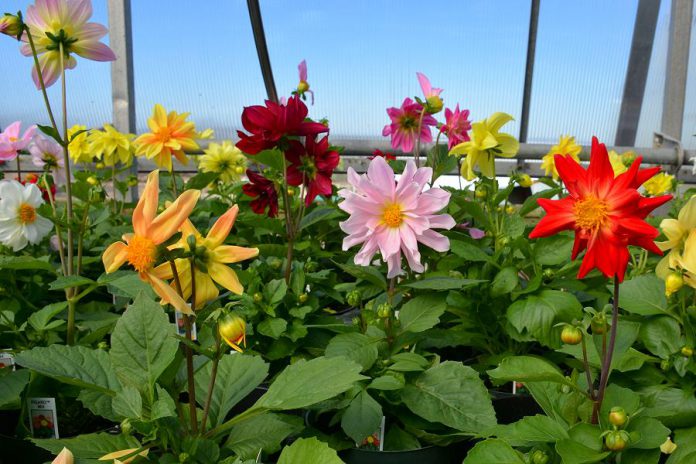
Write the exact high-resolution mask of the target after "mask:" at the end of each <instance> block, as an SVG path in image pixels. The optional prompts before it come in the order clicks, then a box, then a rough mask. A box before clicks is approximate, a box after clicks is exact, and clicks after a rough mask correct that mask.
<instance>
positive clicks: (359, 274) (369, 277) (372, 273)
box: [334, 261, 387, 290]
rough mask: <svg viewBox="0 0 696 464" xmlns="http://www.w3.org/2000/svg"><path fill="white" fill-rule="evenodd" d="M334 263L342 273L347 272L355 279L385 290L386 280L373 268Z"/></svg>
mask: <svg viewBox="0 0 696 464" xmlns="http://www.w3.org/2000/svg"><path fill="white" fill-rule="evenodd" d="M334 263H335V264H336V265H337V266H338V267H340V268H341V269H342V270H343V271H344V272H347V273H348V274H350V275H352V276H353V277H355V278H356V279H361V280H364V281H366V282H369V283H371V284H372V285H375V286H377V287H379V288H381V289H383V290H386V289H387V280H386V279H385V278H384V275H383V274H382V273H381V272H379V270H377V269H376V268H374V267H370V266H356V265H353V264H340V263H336V262H335V261H334Z"/></svg>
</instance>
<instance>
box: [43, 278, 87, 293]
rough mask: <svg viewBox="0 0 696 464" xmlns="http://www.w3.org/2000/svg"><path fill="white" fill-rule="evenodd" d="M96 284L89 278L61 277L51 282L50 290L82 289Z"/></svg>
mask: <svg viewBox="0 0 696 464" xmlns="http://www.w3.org/2000/svg"><path fill="white" fill-rule="evenodd" d="M94 283H96V282H94V281H93V280H92V279H90V278H88V277H83V276H76V275H70V276H60V277H58V278H57V279H56V280H54V281H53V282H51V283H50V285H49V286H48V288H49V289H50V290H64V289H66V288H75V287H81V286H83V285H90V284H94Z"/></svg>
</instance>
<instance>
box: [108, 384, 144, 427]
mask: <svg viewBox="0 0 696 464" xmlns="http://www.w3.org/2000/svg"><path fill="white" fill-rule="evenodd" d="M111 407H112V409H113V411H114V413H116V414H118V415H119V416H121V417H124V418H128V419H140V418H141V417H142V415H143V399H142V397H141V396H140V392H139V391H138V389H137V388H135V387H132V386H130V385H127V386H125V387H123V389H121V391H119V392H118V393H116V396H114V399H113V400H112V402H111Z"/></svg>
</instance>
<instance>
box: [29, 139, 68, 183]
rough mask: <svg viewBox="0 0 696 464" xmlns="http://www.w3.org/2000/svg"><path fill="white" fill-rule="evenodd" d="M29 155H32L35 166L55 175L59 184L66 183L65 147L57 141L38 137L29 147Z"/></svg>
mask: <svg viewBox="0 0 696 464" xmlns="http://www.w3.org/2000/svg"><path fill="white" fill-rule="evenodd" d="M29 153H31V161H32V163H34V166H36V167H37V168H39V169H43V170H44V171H46V172H50V173H51V174H53V177H54V178H55V181H56V182H57V183H60V184H62V183H64V181H65V175H64V174H63V168H64V167H65V157H64V156H63V147H61V146H60V145H59V144H58V143H57V142H56V141H55V140H53V139H49V138H48V137H42V136H37V137H36V138H34V141H33V142H32V144H31V145H30V146H29Z"/></svg>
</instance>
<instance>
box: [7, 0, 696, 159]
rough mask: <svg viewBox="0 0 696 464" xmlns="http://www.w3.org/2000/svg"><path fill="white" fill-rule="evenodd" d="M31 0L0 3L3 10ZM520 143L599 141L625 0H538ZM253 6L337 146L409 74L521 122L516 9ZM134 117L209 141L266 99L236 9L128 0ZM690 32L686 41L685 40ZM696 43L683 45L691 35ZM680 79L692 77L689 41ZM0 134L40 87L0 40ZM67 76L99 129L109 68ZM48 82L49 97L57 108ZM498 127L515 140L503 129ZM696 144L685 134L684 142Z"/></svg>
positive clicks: (488, 4)
mask: <svg viewBox="0 0 696 464" xmlns="http://www.w3.org/2000/svg"><path fill="white" fill-rule="evenodd" d="M30 3H31V2H29V1H26V0H3V2H2V5H3V9H4V10H6V11H15V10H17V9H22V10H25V9H26V6H27V5H28V4H30ZM541 3H542V4H541V10H540V24H539V35H538V45H537V60H536V67H535V76H534V85H533V96H532V106H531V118H530V129H529V141H532V142H534V141H536V142H551V141H553V140H554V139H556V138H557V137H558V135H560V134H561V133H570V134H573V135H576V136H577V137H578V139H579V141H581V142H585V143H587V142H588V141H589V140H590V138H591V136H592V135H597V136H599V137H600V139H602V140H605V141H607V142H608V143H613V139H614V135H615V131H616V124H617V119H618V114H619V108H620V104H621V96H622V92H623V84H624V78H625V72H626V66H627V60H628V53H629V49H630V43H631V35H632V31H633V23H634V19H635V13H636V8H637V0H615V1H611V2H607V1H602V0H583V1H578V2H567V1H561V0H544V1H542V2H541ZM93 4H94V10H95V13H94V18H93V19H94V20H95V21H97V22H102V23H104V24H107V15H106V0H93ZM422 5H423V2H421V1H418V0H403V1H397V0H389V1H386V0H385V1H377V0H333V1H325V0H324V1H321V0H303V1H302V2H294V1H287V0H285V1H284V0H262V1H261V7H262V12H263V15H264V22H265V28H266V34H267V39H268V46H269V50H270V54H271V61H272V65H273V70H274V73H275V78H276V85H277V87H278V91H279V93H280V94H286V95H287V94H289V92H290V91H291V90H292V89H293V88H294V87H295V85H296V83H297V63H298V62H299V61H301V60H302V59H303V58H304V59H306V60H307V62H308V65H309V82H310V84H311V86H312V89H313V90H314V91H315V92H316V104H315V105H314V107H312V108H311V109H310V115H311V116H312V117H315V118H322V117H326V118H328V119H329V120H330V121H331V125H332V135H333V138H334V139H336V141H337V142H340V139H341V138H345V137H379V136H380V134H381V130H382V127H383V126H384V124H386V122H387V116H386V113H385V108H386V107H387V106H399V105H400V104H401V101H402V100H403V98H404V97H406V96H411V97H412V96H414V95H418V94H420V89H419V87H418V83H417V81H416V77H415V73H416V71H422V72H424V73H425V74H427V75H428V76H429V77H430V79H431V81H432V82H433V85H435V86H437V87H443V88H444V89H445V91H444V93H443V97H444V100H445V103H446V105H448V106H450V105H451V106H454V104H456V103H459V104H460V106H461V107H462V108H468V109H470V110H471V115H472V117H473V118H474V119H482V118H485V117H486V116H487V115H488V114H490V113H492V112H494V111H505V112H509V113H511V114H512V115H513V116H515V117H516V118H519V115H520V112H521V106H522V84H523V79H524V64H525V57H526V44H527V29H528V24H529V1H517V0H506V1H503V0H495V1H486V0H470V1H454V0H453V1H449V2H437V3H430V4H428V6H425V7H424V6H422ZM132 10H133V40H134V67H135V70H134V72H135V87H136V89H135V90H136V113H137V124H138V128H139V129H140V130H142V129H144V127H145V120H146V118H147V117H148V116H149V115H150V112H151V110H152V106H153V105H154V104H155V103H162V104H163V105H165V107H167V108H171V109H176V110H177V111H189V112H191V115H192V119H193V120H194V121H195V122H196V123H197V124H198V125H199V126H200V127H201V128H202V127H212V128H214V129H215V130H216V133H217V135H218V137H220V138H229V137H233V135H234V133H235V132H234V130H236V129H237V128H239V120H240V114H241V110H242V108H243V107H244V106H245V105H252V104H258V103H260V102H262V100H263V98H264V96H265V92H264V87H263V81H262V78H261V73H260V71H259V66H258V61H257V57H256V50H255V48H254V43H253V38H252V34H251V28H250V26H249V17H248V13H247V10H246V2H245V1H243V0H208V1H204V2H190V1H185V0H168V1H164V0H149V1H145V0H133V1H132ZM668 24H669V1H663V2H662V7H661V12H660V17H659V19H658V31H657V35H656V39H655V47H654V51H653V58H652V62H651V71H650V75H649V78H648V86H647V89H646V97H645V102H644V106H643V111H642V114H641V119H640V125H639V136H638V140H637V145H638V146H649V145H650V143H651V135H652V132H653V131H654V130H656V129H659V123H660V112H661V102H662V92H663V88H662V86H663V84H664V72H663V70H664V62H665V59H666V50H667V35H666V33H667V28H668ZM694 38H696V33H694V34H693V37H692V39H694ZM692 42H693V43H696V40H692ZM691 54H692V59H691V69H692V70H693V72H691V75H695V74H694V73H695V72H696V58H695V57H696V45H693V46H692V53H691ZM0 63H2V64H1V65H0V101H1V102H2V110H1V111H0V126H6V125H7V124H9V123H10V122H12V121H14V120H17V119H21V120H24V121H27V122H39V123H42V122H43V123H45V122H46V117H45V111H44V110H43V107H42V101H41V97H40V94H39V93H38V92H37V91H36V90H35V89H34V88H33V84H32V82H31V80H30V78H29V71H30V66H31V60H30V59H28V58H25V57H23V56H21V54H19V52H18V47H17V45H16V43H14V42H13V41H11V40H10V39H9V38H5V40H0ZM78 63H79V64H78V66H77V68H76V69H75V70H72V71H69V72H68V80H67V83H68V92H69V94H70V98H71V100H70V108H69V118H70V124H74V123H82V124H86V125H88V126H99V125H101V124H103V123H104V122H109V121H110V119H111V84H110V66H109V64H104V63H94V62H90V61H88V60H84V59H79V58H78ZM58 90H59V86H58V85H56V86H54V88H52V89H51V92H50V94H51V97H52V98H53V99H54V101H56V103H57V102H58V98H59V93H58ZM686 107H687V110H686V112H687V115H686V124H685V130H684V133H685V134H688V135H689V136H690V135H691V134H695V133H696V79H693V78H692V79H690V84H689V88H688V95H687V104H686ZM507 127H508V130H509V131H510V132H511V133H513V134H515V135H517V133H518V131H519V126H518V124H517V122H514V123H512V124H510V125H509V126H507ZM685 142H686V143H687V146H692V147H693V146H696V138H694V137H688V138H685Z"/></svg>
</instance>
